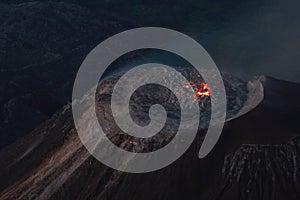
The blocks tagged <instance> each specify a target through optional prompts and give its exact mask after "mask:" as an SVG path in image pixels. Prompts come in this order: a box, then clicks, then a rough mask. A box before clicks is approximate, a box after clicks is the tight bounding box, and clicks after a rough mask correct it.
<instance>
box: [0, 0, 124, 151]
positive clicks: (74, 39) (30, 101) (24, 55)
mask: <svg viewBox="0 0 300 200" xmlns="http://www.w3.org/2000/svg"><path fill="white" fill-rule="evenodd" d="M105 13H106V12H105ZM129 27H130V25H129V23H128V22H126V21H124V20H123V21H122V20H121V19H120V18H118V19H116V18H115V17H113V16H110V15H108V14H101V13H97V14H95V13H93V12H91V11H90V10H88V9H87V8H83V7H80V6H77V5H73V4H68V3H63V2H60V3H55V2H30V3H23V4H16V5H12V4H11V5H5V4H0V94H1V95H0V148H1V147H3V146H4V145H6V144H8V143H9V142H11V141H14V140H15V139H16V138H18V137H20V136H22V135H24V134H26V133H28V132H30V131H32V130H33V129H34V128H35V127H36V126H37V125H39V124H40V123H41V122H43V121H45V120H46V119H48V118H49V117H51V116H52V115H53V113H54V112H55V111H56V110H58V109H59V108H60V107H62V106H63V105H65V104H66V103H67V102H68V101H70V100H71V91H72V85H73V80H74V78H75V75H76V72H77V69H78V68H79V66H80V64H81V62H82V60H83V59H84V57H85V56H86V55H87V54H88V53H89V51H90V50H91V49H92V48H94V47H95V46H96V45H97V44H98V43H100V42H101V41H103V40H104V39H105V38H107V37H109V36H111V35H113V34H116V33H118V32H120V31H122V30H125V29H128V28H129Z"/></svg>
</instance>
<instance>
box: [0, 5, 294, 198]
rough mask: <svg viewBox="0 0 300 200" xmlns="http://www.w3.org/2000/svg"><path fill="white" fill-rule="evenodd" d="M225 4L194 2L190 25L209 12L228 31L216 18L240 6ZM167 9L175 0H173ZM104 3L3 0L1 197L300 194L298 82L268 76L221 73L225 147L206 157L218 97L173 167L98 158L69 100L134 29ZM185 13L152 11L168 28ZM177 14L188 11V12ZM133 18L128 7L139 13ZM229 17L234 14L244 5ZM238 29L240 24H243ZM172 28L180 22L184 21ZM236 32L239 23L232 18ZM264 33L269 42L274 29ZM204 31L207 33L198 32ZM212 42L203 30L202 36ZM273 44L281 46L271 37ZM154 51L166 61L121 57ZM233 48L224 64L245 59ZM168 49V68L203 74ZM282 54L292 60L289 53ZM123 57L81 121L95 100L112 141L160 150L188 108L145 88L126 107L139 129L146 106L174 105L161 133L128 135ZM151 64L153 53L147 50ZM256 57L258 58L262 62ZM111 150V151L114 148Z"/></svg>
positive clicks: (193, 77) (206, 103)
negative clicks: (121, 112)
mask: <svg viewBox="0 0 300 200" xmlns="http://www.w3.org/2000/svg"><path fill="white" fill-rule="evenodd" d="M109 2H111V3H112V4H116V5H118V6H119V3H121V1H115V2H112V1H109ZM149 2H150V1H149ZM151 2H152V1H151ZM178 2H179V1H178ZM224 2H225V1H224ZM226 2H227V1H226ZM226 2H225V5H226V7H222V6H219V5H215V7H213V8H212V9H211V10H209V11H207V12H206V11H205V9H204V8H201V9H200V10H201V11H203V10H204V11H205V12H204V13H202V12H201V15H196V14H197V12H198V10H197V9H196V8H195V9H194V8H193V9H192V10H194V14H193V15H191V16H189V17H190V18H193V19H196V21H197V20H198V18H197V17H196V18H195V16H201V17H199V18H201V20H200V22H199V24H198V25H199V27H198V26H188V27H186V29H185V30H190V29H193V30H194V29H195V30H196V29H197V30H198V29H199V30H200V29H201V30H202V29H204V28H209V27H208V25H207V24H206V23H203V22H204V21H205V20H204V18H203V19H202V17H205V16H206V15H207V16H208V17H207V18H206V19H210V18H211V19H213V20H212V21H215V24H220V26H218V27H221V28H222V27H226V26H225V25H226V23H229V21H230V20H229V21H226V20H225V21H222V20H221V18H218V17H215V16H216V13H218V9H221V11H222V12H221V13H224V15H222V17H223V16H224V17H225V18H226V17H228V15H226V14H227V13H228V12H230V9H229V8H231V7H232V5H235V3H231V4H228V5H227V4H226ZM180 3H181V1H180ZM108 5H110V4H108ZM177 6H178V4H177ZM199 6H200V7H201V6H202V5H199ZM90 7H93V4H91V5H90ZM165 7H167V8H168V7H169V5H168V4H166V5H165V4H164V6H163V8H165ZM186 7H187V5H185V6H184V8H186ZM245 7H247V6H245ZM106 8H107V7H103V8H102V7H101V6H98V7H97V8H95V9H94V10H93V9H88V8H86V7H81V6H78V5H74V4H71V3H64V2H29V3H20V4H10V5H8V4H7V5H6V4H0V25H1V26H0V94H1V95H0V163H1V165H0V200H2V199H3V200H4V199H9V200H10V199H11V200H15V199H21V200H24V199H41V200H44V199H70V200H71V199H72V200H73V199H101V200H106V199H107V200H114V199H115V200H119V199H122V200H123V199H124V200H126V199H128V200H141V199H144V200H153V199H157V200H165V199H167V200H168V199H170V200H182V199H191V200H193V199H211V200H235V199H236V200H238V199H243V200H253V199H255V200H256V199H257V200H269V199H270V200H273V199H274V200H286V199H288V200H289V199H291V200H298V199H300V186H299V181H300V167H299V166H300V163H299V161H300V160H299V159H300V156H299V153H300V138H299V122H300V121H299V117H298V114H299V111H300V104H299V101H300V85H299V84H295V83H291V82H287V81H282V80H278V79H274V78H271V77H267V76H257V77H254V78H253V79H251V80H250V81H245V80H241V79H239V78H236V77H234V76H232V75H230V74H227V73H222V77H223V79H224V84H225V88H226V94H227V117H226V123H225V127H224V129H223V132H222V135H221V137H220V139H219V141H218V143H217V145H216V146H215V148H214V149H213V151H212V152H211V153H210V154H209V155H208V156H207V157H205V158H204V159H199V158H198V153H199V149H200V146H201V144H202V141H203V138H204V136H205V132H206V128H207V125H208V123H209V119H210V103H211V99H210V98H209V97H205V98H203V99H202V100H201V101H200V103H199V107H200V110H201V116H200V119H199V121H200V126H199V131H198V134H197V136H196V138H195V140H194V142H193V144H192V145H191V147H190V148H189V149H188V150H187V151H186V152H185V153H184V155H183V156H182V157H181V158H180V159H178V160H177V161H175V162H174V163H172V164H171V165H169V166H168V167H166V168H163V169H161V170H158V171H154V172H150V173H145V174H130V173H123V172H120V171H116V170H113V169H110V168H108V167H106V166H105V165H103V164H102V163H100V162H98V161H97V160H96V159H95V158H94V157H92V156H91V155H90V153H89V152H88V151H87V150H86V149H85V147H84V146H83V145H82V143H81V141H80V139H79V137H78V134H77V132H76V129H75V126H74V122H73V116H72V109H71V105H72V104H71V103H70V102H69V103H68V101H70V100H71V92H72V86H73V81H74V78H75V75H76V72H77V70H78V68H79V66H80V64H81V62H82V60H83V59H84V58H85V56H86V55H87V54H88V53H89V51H90V50H91V49H92V48H93V47H94V46H95V45H97V44H99V43H100V42H101V41H103V40H104V39H105V38H107V37H109V36H111V35H113V34H115V33H118V32H120V31H122V30H125V29H128V28H132V27H135V26H136V25H133V23H132V22H128V20H125V18H121V17H118V16H117V15H116V14H115V13H109V12H108V10H106ZM146 8H147V5H146V6H145V5H142V6H140V5H136V6H135V7H134V8H133V10H137V11H138V13H139V12H142V13H143V16H145V18H147V17H149V18H150V14H151V13H152V10H145V9H146ZM239 8H240V7H238V6H237V7H236V8H235V10H237V11H240V9H239ZM114 9H115V10H118V9H120V8H119V7H116V8H114ZM176 10H177V7H174V9H172V12H170V13H172V15H166V14H165V12H163V14H164V15H163V16H161V15H156V13H152V16H151V17H153V19H151V20H150V22H153V21H155V22H156V21H158V20H157V19H160V18H161V17H163V23H162V24H167V22H168V21H170V19H169V17H170V16H171V18H172V20H171V21H172V23H173V22H174V24H175V21H176V20H174V21H173V17H177V18H178V19H177V21H178V20H179V21H181V19H179V17H178V16H175V15H174V14H173V13H176ZM179 10H181V13H183V14H184V12H185V9H183V8H182V9H179ZM95 11H97V13H95ZM129 11H131V8H129V7H128V8H125V9H124V10H123V14H124V13H125V14H126V12H129ZM276 13H277V12H276ZM136 14H137V12H134V13H130V16H131V19H134V18H135V17H136V16H135V15H136ZM231 14H233V17H232V18H235V17H234V16H235V15H236V14H238V12H236V13H231ZM147 15H148V16H147ZM184 15H185V14H184ZM154 16H155V17H154ZM279 16H280V15H279ZM137 21H143V20H142V19H138V20H137ZM177 21H176V23H177ZM223 22H224V23H223ZM225 22H226V23H225ZM252 22H253V21H252ZM146 24H147V23H146ZM150 24H151V25H153V23H150ZM253 24H255V26H254V25H253V27H255V28H253V27H252V26H250V27H247V28H244V29H242V30H244V32H245V33H244V37H245V38H246V39H244V40H245V41H247V42H248V44H249V43H250V44H253V49H255V50H253V49H252V51H253V52H255V53H256V52H257V49H259V48H257V47H258V46H257V45H258V44H260V43H261V41H262V40H261V39H259V38H260V37H258V36H257V37H258V39H255V41H259V42H257V43H255V44H254V43H253V41H252V40H249V37H248V36H249V30H250V29H251V30H255V31H257V28H256V24H257V23H256V21H255V20H254V22H253ZM235 26H236V27H238V28H237V30H238V32H239V31H240V30H241V29H240V28H241V27H240V24H238V25H236V24H235ZM260 26H265V24H264V23H262V24H260ZM174 27H177V28H179V27H181V26H179V27H178V24H176V25H174ZM227 28H229V29H230V30H231V26H229V27H227ZM242 28H243V27H242ZM248 29H249V30H248ZM268 30H269V29H268ZM270 30H271V29H270ZM230 32H231V31H230ZM281 32H282V30H280V33H281ZM267 33H269V32H268V31H267ZM206 34H207V35H210V36H211V35H214V36H215V38H219V39H216V40H214V42H213V43H218V42H220V41H224V42H223V43H226V44H227V41H228V43H229V42H232V40H231V39H230V37H232V38H235V39H236V36H235V35H232V36H230V37H229V39H228V34H227V35H226V34H223V35H222V34H221V35H222V37H219V36H220V35H218V34H220V33H219V29H218V31H216V30H215V26H214V25H213V26H211V32H209V31H208V32H207V33H206ZM284 34H287V33H286V32H284ZM284 34H283V35H284ZM266 35H267V37H268V38H269V34H266ZM200 36H201V37H202V36H203V34H200V35H197V36H196V37H200ZM204 36H205V34H204ZM216 36H218V37H216ZM284 36H285V35H284ZM201 37H200V38H201ZM208 38H210V37H208V36H207V37H204V39H205V40H206V39H208ZM263 38H264V37H263ZM207 41H208V40H207ZM241 41H242V42H241ZM241 41H240V40H234V45H233V46H235V45H237V46H238V47H239V48H237V49H235V50H236V52H239V53H241V54H245V55H246V56H244V57H239V59H242V60H243V62H242V63H244V64H245V66H250V65H251V64H252V63H251V62H249V60H247V59H246V60H245V59H244V58H245V57H247V58H248V55H249V53H251V52H249V51H251V48H250V50H249V51H248V50H247V51H241V49H242V48H244V46H242V47H240V46H239V45H240V44H242V43H243V39H241ZM245 41H244V42H245ZM268 42H270V43H272V44H274V43H275V42H274V41H273V40H272V37H271V40H270V41H269V40H268ZM223 43H221V44H223ZM230 44H231V43H230ZM227 45H228V44H227ZM219 46H222V45H219ZM228 46H229V49H231V48H232V46H230V45H228ZM250 46H251V45H250ZM287 46H288V45H287ZM214 47H215V46H214ZM266 48H267V49H268V48H271V49H276V48H273V46H272V45H271V46H268V45H266ZM278 49H281V48H278ZM283 49H284V48H283ZM217 52H219V53H222V54H223V53H224V49H222V48H219V49H217ZM295 52H297V51H295ZM158 53H159V54H161V53H163V52H158ZM273 53H274V52H273ZM277 53H278V52H277ZM279 53H280V55H283V53H281V52H279ZM145 54H147V55H150V57H151V58H154V57H155V58H156V57H157V54H155V53H154V54H153V52H150V54H149V52H147V51H145V52H144V53H142V54H137V53H133V54H130V55H127V56H125V57H122V58H121V60H122V61H130V62H132V61H133V60H134V59H133V58H137V57H138V58H139V56H140V55H145ZM232 55H234V56H232V58H231V59H230V56H229V57H225V58H223V57H222V59H224V60H226V61H223V63H227V64H228V65H230V64H235V65H238V64H240V63H239V62H237V61H236V59H237V58H236V56H235V54H232ZM295 55H296V54H295ZM162 57H166V58H165V60H163V61H164V62H165V64H167V65H169V66H185V67H175V69H176V70H177V71H179V72H180V73H182V74H183V75H184V76H185V77H186V78H187V79H188V80H189V81H192V82H202V80H201V78H200V77H199V74H197V73H196V72H195V70H193V69H192V68H190V67H189V66H186V62H184V61H182V60H176V59H174V58H173V57H172V56H170V55H167V54H165V53H164V54H163V56H162ZM269 57H272V56H269ZM249 58H250V59H252V57H251V56H250V57H249ZM272 58H273V57H272ZM222 59H220V60H219V61H222ZM278 59H279V60H280V61H282V62H284V63H285V61H286V59H283V58H282V57H278ZM150 60H151V59H150ZM119 61H120V60H119ZM119 61H117V62H116V63H114V64H116V66H114V65H113V66H112V71H113V70H115V71H113V73H107V76H106V77H104V79H103V80H102V81H101V83H100V84H99V88H98V93H97V95H96V102H95V105H94V104H89V101H86V99H81V101H82V103H83V104H84V105H85V106H86V107H85V108H86V111H85V112H84V114H83V116H82V119H83V122H88V121H89V119H90V116H91V115H90V112H91V106H96V108H97V117H98V121H99V123H100V124H101V125H102V126H103V129H104V130H105V133H106V134H107V136H108V138H109V139H110V140H111V141H112V142H113V143H114V144H116V145H118V146H119V147H120V148H123V149H125V150H127V151H130V152H149V151H153V150H157V149H159V148H162V147H163V146H164V145H166V144H168V143H169V142H170V141H171V140H172V139H173V137H174V135H175V134H176V131H177V128H178V123H179V120H180V107H179V104H178V102H177V99H176V97H175V95H174V94H173V93H172V92H171V91H169V90H168V89H166V88H164V87H160V86H157V85H146V86H143V87H141V88H139V89H138V90H137V91H136V92H135V93H134V95H133V96H132V98H131V102H130V105H129V108H130V111H131V113H130V114H131V116H132V118H133V120H134V121H135V122H136V123H137V124H140V125H145V124H147V123H148V122H149V116H148V111H149V107H150V106H151V105H152V104H153V102H155V103H160V104H162V105H163V106H164V107H165V108H166V110H167V111H168V119H167V122H166V124H165V126H164V127H163V129H162V130H161V131H160V132H159V133H158V134H157V135H155V136H153V137H151V138H147V139H140V138H134V137H132V136H129V135H127V134H126V133H124V132H122V131H121V130H120V129H119V128H118V127H117V126H116V124H115V123H114V120H113V117H112V113H111V109H110V98H111V92H112V89H113V86H114V85H115V84H116V82H117V81H118V79H119V78H120V76H121V75H122V71H120V70H119V69H118V66H117V65H118V62H119ZM142 61H143V62H147V61H148V60H147V59H144V58H143V59H142ZM160 61H161V60H160ZM139 62H140V61H137V62H136V63H135V64H139ZM257 62H258V64H261V63H259V62H260V60H258V61H257ZM272 62H273V61H272ZM120 63H122V64H123V63H124V62H120ZM124 65H126V62H125V64H124ZM114 67H115V68H114ZM126 67H130V66H126ZM116 69H117V70H116ZM126 69H128V68H126ZM123 70H124V69H123ZM295 74H296V73H295ZM99 78H100V77H99ZM173 78H176V77H173ZM145 91H146V92H145ZM178 92H180V91H178ZM191 101H192V99H191ZM196 103H197V102H196ZM83 124H85V123H83ZM87 128H88V123H87ZM187 134H188V133H187ZM103 153H107V154H108V155H109V150H107V152H103Z"/></svg>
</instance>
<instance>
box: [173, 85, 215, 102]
mask: <svg viewBox="0 0 300 200" xmlns="http://www.w3.org/2000/svg"><path fill="white" fill-rule="evenodd" d="M190 87H192V88H193V89H194V91H195V95H194V99H193V102H195V101H197V102H200V101H201V99H202V98H204V97H209V96H210V88H209V87H208V85H207V84H206V83H201V84H199V85H197V84H195V83H193V82H188V83H186V84H184V85H183V88H185V89H189V88H190ZM184 93H185V92H183V91H182V92H176V94H184Z"/></svg>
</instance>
